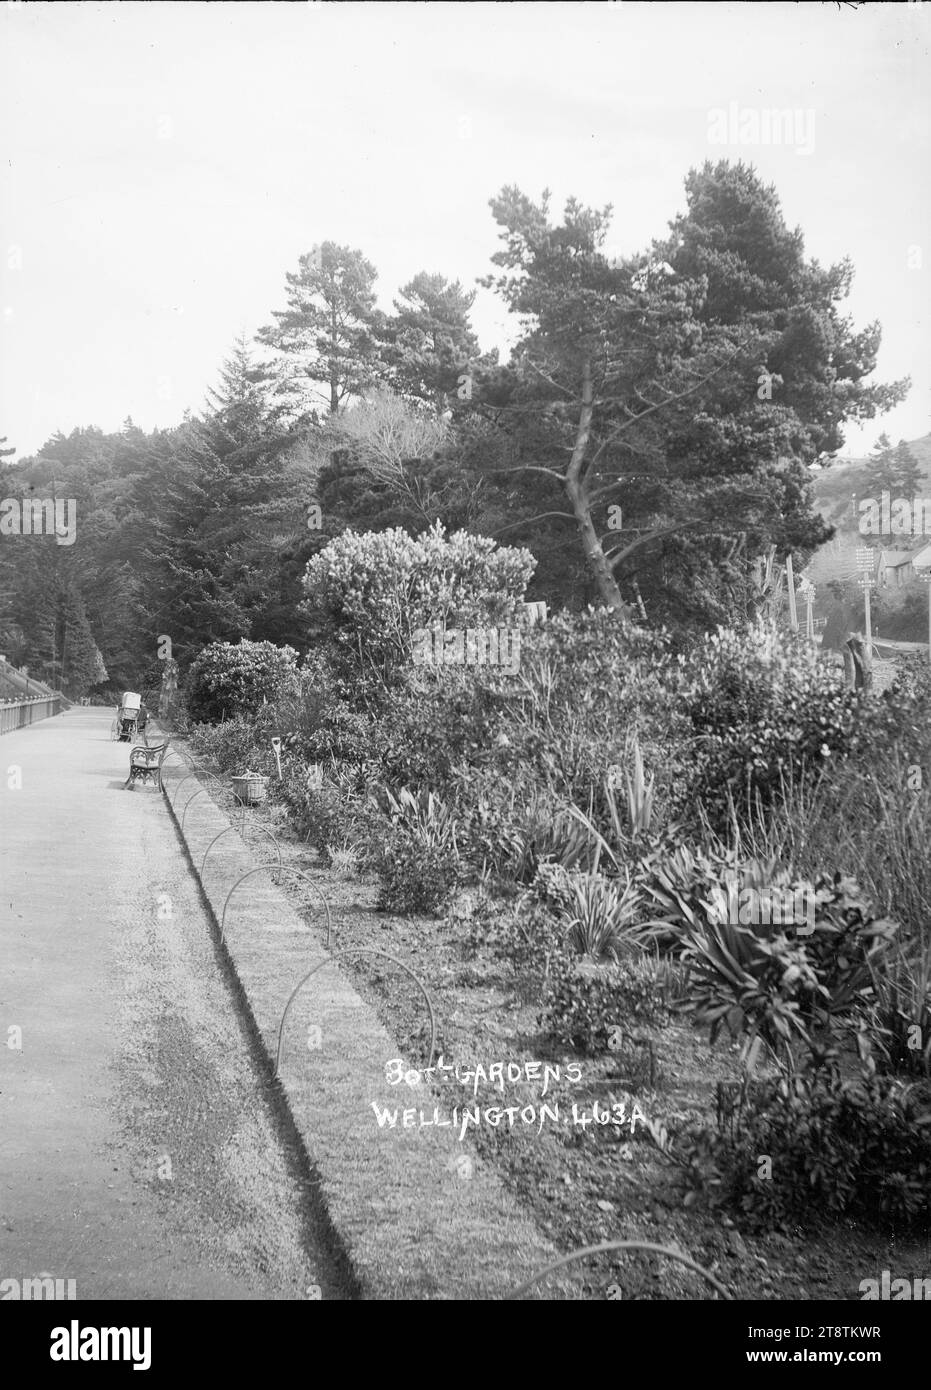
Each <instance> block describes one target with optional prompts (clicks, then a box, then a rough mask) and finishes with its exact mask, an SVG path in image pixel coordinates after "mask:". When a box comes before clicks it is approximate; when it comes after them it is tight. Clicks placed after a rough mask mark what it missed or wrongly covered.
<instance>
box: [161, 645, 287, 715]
mask: <svg viewBox="0 0 931 1390" xmlns="http://www.w3.org/2000/svg"><path fill="white" fill-rule="evenodd" d="M297 660H298V656H297V652H296V651H295V650H294V648H293V647H276V646H275V644H274V643H273V642H249V641H246V639H245V638H243V640H242V641H241V642H238V643H236V645H235V646H234V645H233V643H232V642H211V644H210V646H209V647H204V649H203V650H202V651H201V652H200V653H199V655H198V656H197V657H196V658H195V659H194V661H193V663H192V664H191V668H190V670H189V672H188V678H187V683H186V702H187V710H188V714H189V715H190V717H191V719H194V720H199V721H203V722H205V723H208V724H216V723H219V721H220V720H221V719H231V718H233V717H234V716H235V715H255V714H257V713H258V711H259V710H260V709H261V708H262V706H263V704H266V703H268V704H271V703H272V702H273V701H275V700H278V699H280V698H282V697H283V696H284V695H286V694H290V693H292V692H295V691H296V690H297V688H298V676H297Z"/></svg>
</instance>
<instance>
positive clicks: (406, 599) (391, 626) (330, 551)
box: [304, 522, 536, 686]
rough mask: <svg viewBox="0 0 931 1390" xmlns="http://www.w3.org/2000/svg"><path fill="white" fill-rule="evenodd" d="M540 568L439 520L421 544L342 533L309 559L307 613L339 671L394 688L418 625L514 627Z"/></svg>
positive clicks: (403, 535)
mask: <svg viewBox="0 0 931 1390" xmlns="http://www.w3.org/2000/svg"><path fill="white" fill-rule="evenodd" d="M535 563H536V562H535V560H534V558H533V556H532V555H531V554H530V552H529V551H528V550H518V549H515V548H513V547H505V546H498V545H497V544H496V543H495V541H493V540H491V539H489V538H488V537H485V536H472V535H469V533H468V532H466V531H457V532H455V533H454V534H453V535H451V536H449V537H447V536H446V533H445V531H444V529H443V527H442V526H441V525H440V524H439V522H437V523H436V525H435V526H433V527H432V528H431V529H430V530H429V531H425V532H424V533H423V535H421V536H418V537H416V538H415V537H413V536H410V535H408V533H407V532H406V531H404V530H401V529H400V528H395V529H394V530H390V531H380V532H366V533H365V534H364V535H359V534H358V533H356V532H355V531H344V532H343V533H342V535H340V536H337V537H335V539H334V540H332V541H330V543H329V544H328V545H327V546H326V547H325V548H324V549H323V550H322V551H321V552H320V553H319V555H315V556H314V557H313V559H311V560H310V561H309V562H308V565H307V570H306V573H305V576H304V589H305V592H306V594H307V600H306V603H305V609H306V611H307V612H308V614H309V616H310V618H311V620H312V622H314V623H315V625H316V627H317V631H318V632H319V633H320V635H322V636H323V637H324V638H325V639H326V640H327V642H328V643H329V644H330V647H331V651H332V655H333V662H334V666H335V668H336V669H337V671H338V672H339V673H340V674H347V673H349V672H352V673H354V674H355V675H356V676H358V677H361V678H362V679H363V680H364V681H366V682H368V683H371V682H374V683H375V685H376V686H377V685H379V684H381V683H384V684H385V685H390V684H391V683H392V681H393V678H394V675H395V673H396V671H397V669H398V668H399V667H401V666H403V665H405V664H406V663H407V662H408V661H409V660H410V657H411V638H412V634H413V633H414V631H415V630H416V629H418V628H432V627H433V626H434V625H435V624H439V625H441V626H444V625H445V626H450V627H460V628H463V627H476V626H502V625H504V626H506V625H515V624H516V621H517V617H518V614H519V611H520V604H521V601H522V597H523V594H524V590H525V589H526V587H527V584H528V582H529V580H530V577H531V575H532V573H533V569H534V565H535Z"/></svg>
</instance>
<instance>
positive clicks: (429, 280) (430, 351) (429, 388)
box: [387, 271, 480, 412]
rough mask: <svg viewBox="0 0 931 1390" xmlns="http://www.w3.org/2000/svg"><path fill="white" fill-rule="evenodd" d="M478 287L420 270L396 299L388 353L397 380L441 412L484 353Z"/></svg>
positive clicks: (390, 321)
mask: <svg viewBox="0 0 931 1390" xmlns="http://www.w3.org/2000/svg"><path fill="white" fill-rule="evenodd" d="M474 301H475V292H474V291H472V292H467V291H466V290H464V289H463V287H462V285H461V284H460V283H459V281H458V280H454V281H450V280H447V279H446V278H445V277H444V276H442V275H430V274H428V273H427V272H426V271H421V273H420V274H419V275H415V276H414V278H413V280H411V281H409V282H408V284H406V285H405V286H404V287H403V289H402V290H401V292H400V297H399V298H398V299H396V300H395V302H394V307H395V310H396V313H395V316H394V317H393V318H391V319H389V320H388V324H387V333H388V336H389V338H390V342H391V346H390V348H389V350H388V353H387V356H388V360H389V361H390V363H391V365H392V367H393V375H394V383H395V384H396V385H397V387H398V389H399V390H400V391H401V392H402V393H404V394H405V395H409V396H415V397H417V398H419V399H420V400H423V401H427V402H429V403H430V404H431V405H433V406H434V407H435V408H436V410H437V412H442V411H444V410H446V409H447V407H448V406H450V405H451V404H453V403H454V402H455V401H456V400H457V399H458V395H457V392H458V388H459V385H460V381H461V379H462V378H463V377H464V376H467V374H468V372H469V369H470V366H472V365H473V364H475V363H476V362H477V360H478V358H479V356H480V350H479V344H478V339H477V338H476V336H475V334H474V332H473V331H472V325H471V322H470V320H469V311H470V310H471V308H472V305H473V303H474Z"/></svg>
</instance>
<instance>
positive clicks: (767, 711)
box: [680, 627, 864, 828]
mask: <svg viewBox="0 0 931 1390" xmlns="http://www.w3.org/2000/svg"><path fill="white" fill-rule="evenodd" d="M680 679H681V689H680V694H681V699H682V702H683V708H684V711H685V713H686V714H687V716H688V719H689V722H690V725H691V730H692V734H691V737H692V742H693V757H692V772H691V776H690V778H689V783H688V787H687V788H686V789H684V790H685V795H684V797H683V801H682V804H681V809H682V810H683V812H687V811H688V809H689V808H690V807H693V808H694V806H695V804H696V803H698V802H700V803H701V804H702V806H703V807H704V809H705V811H706V813H707V815H708V818H709V820H710V821H711V823H712V825H713V826H714V827H715V828H720V827H722V826H725V825H726V824H727V822H728V820H729V814H730V808H731V803H734V804H736V806H737V807H738V809H739V808H741V807H742V806H743V805H744V804H745V803H746V802H747V800H748V798H749V800H750V801H751V802H753V803H757V802H760V801H761V802H762V803H763V804H770V803H772V802H773V801H774V800H775V799H776V798H777V797H778V795H779V792H780V790H781V788H782V787H783V785H784V783H785V780H786V778H787V776H789V775H790V774H791V775H794V776H796V777H798V776H803V777H805V778H808V779H811V778H815V779H816V778H818V777H819V776H820V775H821V773H822V772H823V770H824V768H825V767H826V766H830V764H831V763H832V762H836V761H837V760H839V759H843V758H845V757H846V756H848V754H849V753H850V752H851V751H852V749H853V748H854V747H855V746H856V740H857V735H858V731H859V728H860V724H861V722H862V720H863V717H864V701H863V700H862V699H861V697H860V696H859V695H857V694H856V693H854V692H853V691H851V690H848V689H846V688H845V687H844V686H843V685H842V683H841V682H839V680H838V678H837V673H836V671H835V670H834V669H833V668H831V667H829V666H828V665H827V664H826V663H825V662H824V661H822V660H821V659H820V658H819V656H818V655H817V653H816V652H814V651H813V650H808V649H806V648H801V647H798V646H796V645H795V644H793V643H791V642H790V641H789V640H788V639H787V638H786V637H784V636H782V635H780V634H777V633H774V632H771V631H769V630H766V629H764V628H762V627H757V628H753V629H750V630H749V631H746V632H739V631H737V630H733V629H723V628H722V629H719V630H718V632H716V633H714V634H712V635H710V636H708V637H706V638H705V639H704V640H703V641H702V642H700V643H698V644H697V646H696V647H695V649H694V650H693V651H692V652H691V653H690V655H689V657H688V658H687V659H684V660H683V663H682V667H681V671H680Z"/></svg>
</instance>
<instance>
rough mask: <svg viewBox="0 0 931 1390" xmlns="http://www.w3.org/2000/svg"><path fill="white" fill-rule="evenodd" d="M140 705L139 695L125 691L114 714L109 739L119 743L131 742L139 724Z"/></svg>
mask: <svg viewBox="0 0 931 1390" xmlns="http://www.w3.org/2000/svg"><path fill="white" fill-rule="evenodd" d="M141 704H142V696H141V695H137V694H136V693H135V691H132V690H127V691H125V693H124V695H123V698H122V699H121V701H120V707H119V709H118V710H117V713H116V719H115V720H114V721H113V725H112V727H111V729H110V737H111V738H115V739H117V740H118V741H119V742H120V743H130V742H132V740H133V738H134V737H135V734H136V726H137V724H138V722H139V706H140V705H141Z"/></svg>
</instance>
